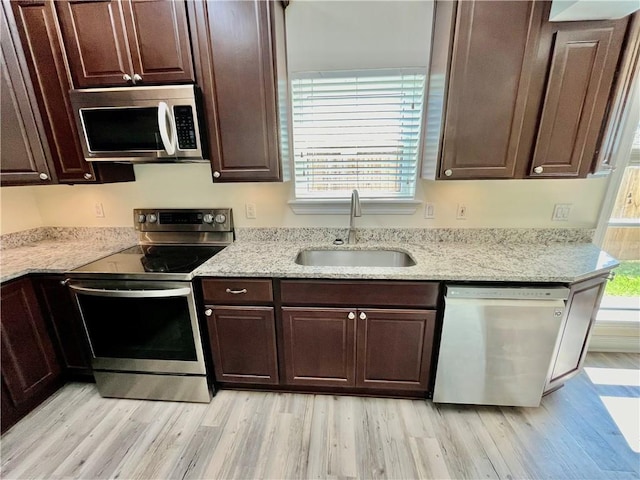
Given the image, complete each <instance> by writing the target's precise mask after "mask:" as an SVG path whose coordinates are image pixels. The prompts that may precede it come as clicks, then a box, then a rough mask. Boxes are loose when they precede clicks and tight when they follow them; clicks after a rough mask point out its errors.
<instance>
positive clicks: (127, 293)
mask: <svg viewBox="0 0 640 480" xmlns="http://www.w3.org/2000/svg"><path fill="white" fill-rule="evenodd" d="M69 288H70V289H71V290H75V291H76V292H79V293H82V294H83V295H93V296H94V297H119V298H157V297H162V298H166V297H184V296H185V295H189V294H190V293H191V288H189V287H183V288H170V289H165V290H109V289H106V288H87V287H79V286H77V285H69Z"/></svg>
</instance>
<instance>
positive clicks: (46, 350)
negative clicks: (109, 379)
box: [0, 275, 91, 432]
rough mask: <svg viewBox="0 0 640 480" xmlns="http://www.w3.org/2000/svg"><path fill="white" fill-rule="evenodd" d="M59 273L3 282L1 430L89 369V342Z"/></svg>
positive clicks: (0, 318) (1, 290)
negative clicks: (66, 379)
mask: <svg viewBox="0 0 640 480" xmlns="http://www.w3.org/2000/svg"><path fill="white" fill-rule="evenodd" d="M62 279H63V277H62V276H60V275H50V276H49V275H47V276H36V277H23V278H20V279H17V280H14V281H11V282H8V283H5V284H3V285H2V288H1V289H0V295H1V301H2V317H0V327H1V332H2V336H1V339H2V342H1V343H2V350H1V352H2V357H1V358H2V363H1V369H0V370H1V375H0V376H1V388H2V394H1V395H2V412H1V423H2V428H1V430H2V432H4V431H6V430H7V429H8V428H9V427H11V426H12V425H13V424H15V423H16V422H17V421H18V420H20V418H22V417H23V416H25V415H26V414H27V413H29V412H30V411H31V410H32V409H33V408H35V407H36V406H37V405H38V404H40V403H41V402H43V401H44V400H45V399H46V398H47V397H48V396H49V395H51V394H52V393H53V392H54V391H55V390H57V389H58V388H59V387H60V386H61V385H62V384H63V383H64V380H65V378H66V377H68V376H71V375H77V374H83V375H88V374H90V373H91V363H90V358H89V356H88V348H89V346H88V341H87V339H86V336H85V335H84V331H83V327H82V320H81V319H80V316H79V313H78V312H77V310H76V307H75V304H74V302H73V298H72V297H71V294H70V293H69V290H68V289H67V287H66V286H64V285H62V284H61V283H60V282H61V280H62Z"/></svg>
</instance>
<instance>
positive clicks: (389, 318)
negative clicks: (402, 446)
mask: <svg viewBox="0 0 640 480" xmlns="http://www.w3.org/2000/svg"><path fill="white" fill-rule="evenodd" d="M282 321H283V328H282V330H283V336H284V345H283V346H284V359H285V365H284V369H285V375H286V383H287V384H288V385H307V386H316V387H320V386H339V387H356V388H366V389H371V390H395V391H411V390H413V391H424V392H426V391H427V389H428V386H429V375H430V369H431V352H432V346H433V334H434V329H435V311H432V310H407V309H381V308H380V309H375V308H367V309H344V308H289V307H283V308H282Z"/></svg>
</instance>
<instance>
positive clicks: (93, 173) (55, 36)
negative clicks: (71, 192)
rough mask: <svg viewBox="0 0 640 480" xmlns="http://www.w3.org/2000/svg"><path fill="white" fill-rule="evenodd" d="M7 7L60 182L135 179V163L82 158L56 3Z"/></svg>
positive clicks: (29, 3)
mask: <svg viewBox="0 0 640 480" xmlns="http://www.w3.org/2000/svg"><path fill="white" fill-rule="evenodd" d="M4 5H5V7H6V6H7V5H10V8H11V10H12V13H13V17H14V20H15V25H16V28H17V31H18V34H19V38H20V42H21V44H22V48H23V50H24V55H25V58H26V61H27V62H26V63H27V66H28V69H29V74H30V77H31V82H32V84H33V89H34V94H35V100H36V103H37V106H38V109H39V111H40V114H41V116H42V123H43V126H44V131H45V134H46V138H47V142H48V144H49V149H50V153H51V159H50V162H51V164H52V165H53V167H54V170H55V172H56V177H57V179H58V182H59V183H95V182H99V183H107V182H119V181H132V180H135V177H134V174H133V167H132V166H131V165H124V164H116V163H112V164H106V163H105V164H100V165H93V164H91V163H89V162H86V161H85V159H84V154H83V152H82V147H81V146H80V141H79V136H78V131H77V129H76V123H75V119H74V116H73V109H72V107H71V102H70V100H69V90H70V89H71V88H72V85H71V81H70V76H69V72H68V70H67V68H66V66H65V65H66V59H65V51H64V47H63V45H62V42H61V41H60V36H59V33H58V32H59V26H58V19H57V16H56V11H55V7H54V2H52V1H50V0H44V1H15V0H14V1H11V2H8V1H7V0H5V1H4ZM7 10H9V9H8V8H7Z"/></svg>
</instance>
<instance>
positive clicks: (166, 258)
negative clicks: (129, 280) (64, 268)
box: [71, 245, 225, 278]
mask: <svg viewBox="0 0 640 480" xmlns="http://www.w3.org/2000/svg"><path fill="white" fill-rule="evenodd" d="M224 248H225V247H224V246H211V245H207V246H183V245H180V246H169V245H136V246H135V247H131V248H128V249H126V250H122V251H121V252H118V253H115V254H113V255H109V256H108V257H104V258H101V259H100V260H97V261H95V262H92V263H89V264H87V265H84V266H82V267H79V268H76V269H75V270H73V271H72V272H71V273H73V274H75V273H85V274H93V273H99V274H105V275H109V274H120V275H126V276H131V277H133V276H136V277H137V276H142V278H144V277H146V276H147V275H148V276H153V274H165V275H163V276H167V275H171V274H175V276H176V277H184V276H188V274H190V273H191V272H192V271H193V270H195V269H196V268H197V267H199V266H200V265H202V264H203V263H204V262H206V261H207V260H209V259H210V258H211V257H213V256H214V255H215V254H216V253H218V252H220V251H221V250H223V249H224ZM172 276H173V275H172Z"/></svg>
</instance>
